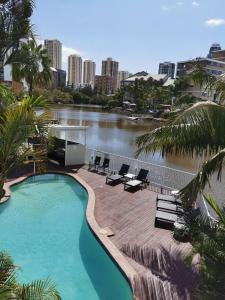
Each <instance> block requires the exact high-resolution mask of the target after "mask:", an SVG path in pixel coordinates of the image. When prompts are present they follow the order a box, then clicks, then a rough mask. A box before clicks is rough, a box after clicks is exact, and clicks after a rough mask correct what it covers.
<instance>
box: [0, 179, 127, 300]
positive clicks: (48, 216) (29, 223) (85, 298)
mask: <svg viewBox="0 0 225 300" xmlns="http://www.w3.org/2000/svg"><path fill="white" fill-rule="evenodd" d="M87 198H88V196H87V192H86V190H85V189H84V188H83V187H82V186H81V185H80V184H79V183H78V182H76V181H74V180H73V179H72V178H70V177H68V176H63V175H55V174H47V175H41V176H35V177H31V178H29V179H27V180H26V181H24V182H23V183H21V184H19V185H17V186H14V187H13V188H12V196H11V199H10V200H9V201H8V202H6V203H5V204H2V205H1V206H0V228H1V230H0V243H1V244H0V249H1V250H5V251H7V252H8V253H9V254H10V255H11V256H12V257H13V259H14V261H15V263H16V265H19V266H20V267H21V271H19V273H18V274H19V276H18V279H19V280H20V281H21V282H30V281H32V280H35V279H45V278H50V279H51V280H53V281H54V282H55V283H56V285H57V288H58V290H59V291H60V293H61V296H62V299H65V300H75V299H78V300H89V299H90V300H99V299H101V300H128V299H129V300H131V299H132V293H131V289H130V286H129V284H128V282H127V280H126V279H125V277H124V276H123V274H122V273H121V272H120V270H119V269H118V267H117V266H116V265H115V264H114V262H113V261H112V259H111V258H110V256H109V255H108V254H107V253H106V252H105V250H104V249H103V247H102V246H101V244H100V243H99V242H98V241H97V240H96V238H95V237H94V235H93V233H92V232H91V231H90V229H89V227H88V225H87V222H86V217H85V211H86V206H87Z"/></svg>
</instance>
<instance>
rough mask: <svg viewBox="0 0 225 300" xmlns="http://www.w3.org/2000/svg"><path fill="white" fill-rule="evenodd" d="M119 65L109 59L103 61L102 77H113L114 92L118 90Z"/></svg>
mask: <svg viewBox="0 0 225 300" xmlns="http://www.w3.org/2000/svg"><path fill="white" fill-rule="evenodd" d="M118 69H119V63H118V62H117V61H114V60H112V58H111V57H108V58H107V59H106V60H103V61H102V76H111V77H112V78H113V91H112V92H115V91H116V89H117V80H118Z"/></svg>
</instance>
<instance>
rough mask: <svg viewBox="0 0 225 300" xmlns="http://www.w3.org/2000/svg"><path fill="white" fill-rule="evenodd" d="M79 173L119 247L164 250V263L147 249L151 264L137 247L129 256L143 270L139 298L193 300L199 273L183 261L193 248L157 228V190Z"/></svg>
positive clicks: (20, 172) (97, 213)
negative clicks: (129, 186)
mask: <svg viewBox="0 0 225 300" xmlns="http://www.w3.org/2000/svg"><path fill="white" fill-rule="evenodd" d="M31 167H32V166H29V168H27V169H26V168H25V167H23V168H22V169H18V170H17V172H13V174H11V176H9V179H8V180H9V182H10V181H11V180H14V179H15V178H18V177H19V176H22V175H23V174H27V173H29V172H32V168H31ZM48 171H62V172H63V171H66V172H69V173H70V172H72V173H73V172H74V170H73V169H70V168H64V167H60V166H54V165H52V164H50V165H49V166H48ZM77 174H78V176H79V177H80V178H81V179H83V180H84V181H85V182H86V183H87V184H88V185H89V186H90V187H91V188H92V189H93V191H94V193H95V197H96V199H95V218H96V220H97V222H98V224H99V226H100V227H101V228H103V229H104V228H107V227H108V228H109V229H110V230H112V232H113V233H114V235H113V236H111V237H109V238H110V240H111V241H112V242H113V243H114V245H115V246H116V247H117V248H118V249H119V250H121V248H122V247H124V246H126V247H127V246H129V247H130V248H131V249H133V248H134V247H136V249H137V248H138V247H139V248H141V249H144V250H146V249H148V248H149V249H153V250H154V251H156V252H157V253H163V263H162V260H161V261H160V258H161V256H159V259H158V261H157V262H156V260H155V259H152V257H153V256H152V255H151V253H150V252H149V253H150V255H149V253H147V255H146V257H147V263H148V262H149V261H150V264H149V266H148V267H144V266H143V264H142V263H140V261H139V260H138V259H139V256H140V255H138V254H137V251H136V253H134V255H133V256H135V260H133V259H131V258H130V257H128V256H126V258H127V260H128V262H129V263H130V264H131V266H132V267H133V268H134V269H135V270H136V272H137V273H138V274H139V279H138V280H137V282H135V283H134V284H133V288H134V292H135V295H136V296H137V299H138V300H150V299H151V300H190V299H191V290H192V288H193V285H194V281H195V280H196V277H195V276H193V272H191V271H190V268H188V267H187V266H186V265H185V264H184V263H183V257H184V256H185V255H186V254H187V253H189V252H190V250H191V245H190V244H189V243H177V242H175V241H174V240H173V237H172V232H171V231H170V230H166V229H161V228H155V225H154V221H155V213H156V196H157V194H156V193H155V192H152V191H150V190H146V189H144V190H139V191H137V192H134V193H130V192H128V191H124V189H123V184H118V185H116V186H110V185H106V184H105V176H104V175H100V174H96V173H94V172H88V170H87V168H86V167H81V168H78V171H77ZM160 249H162V250H160ZM128 251H129V250H128ZM134 252H135V251H134ZM180 253H181V255H182V259H180ZM129 256H131V255H129ZM133 256H132V257H133ZM155 264H156V266H155ZM165 266H166V267H165ZM135 299H136V298H135Z"/></svg>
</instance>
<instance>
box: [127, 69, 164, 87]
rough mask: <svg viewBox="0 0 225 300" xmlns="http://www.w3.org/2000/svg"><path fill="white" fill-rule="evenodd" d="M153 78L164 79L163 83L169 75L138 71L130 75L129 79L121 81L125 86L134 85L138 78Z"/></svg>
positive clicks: (156, 79)
mask: <svg viewBox="0 0 225 300" xmlns="http://www.w3.org/2000/svg"><path fill="white" fill-rule="evenodd" d="M150 78H152V79H153V80H155V81H160V80H162V81H163V83H165V82H166V81H167V80H168V76H167V75H166V74H149V73H147V72H144V71H143V72H138V73H136V74H134V75H132V76H131V77H128V78H127V79H125V80H123V81H122V82H121V86H123V87H125V86H128V85H132V84H134V83H135V81H136V80H140V79H142V80H144V81H147V80H148V79H150Z"/></svg>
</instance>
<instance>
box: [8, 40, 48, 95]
mask: <svg viewBox="0 0 225 300" xmlns="http://www.w3.org/2000/svg"><path fill="white" fill-rule="evenodd" d="M6 63H7V64H12V77H13V79H14V80H16V81H20V80H22V79H25V81H26V82H27V84H28V87H29V94H30V95H32V91H33V87H34V85H46V84H48V83H49V82H50V81H51V77H52V72H51V68H50V60H49V58H48V54H47V49H45V48H43V46H42V45H37V43H36V41H35V40H34V39H31V40H28V41H27V42H26V43H22V44H21V46H20V48H19V49H18V51H15V52H13V53H12V55H11V56H10V57H9V58H8V60H7V62H6Z"/></svg>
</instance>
